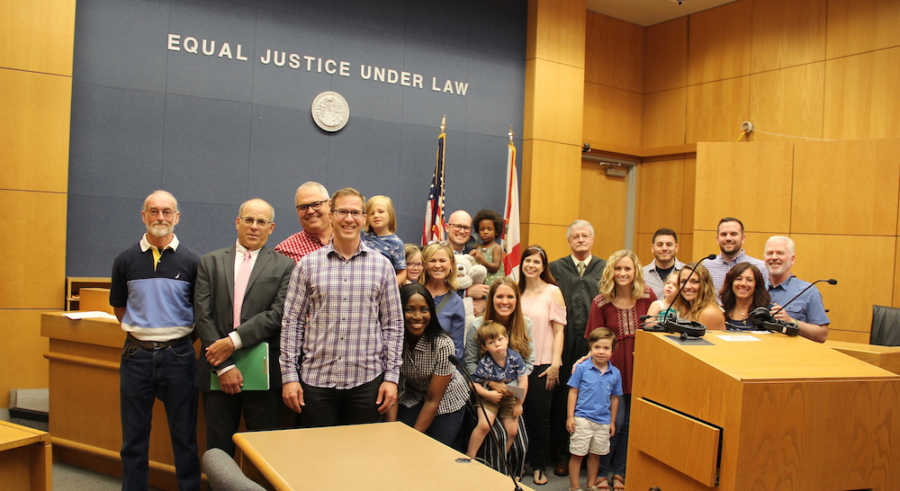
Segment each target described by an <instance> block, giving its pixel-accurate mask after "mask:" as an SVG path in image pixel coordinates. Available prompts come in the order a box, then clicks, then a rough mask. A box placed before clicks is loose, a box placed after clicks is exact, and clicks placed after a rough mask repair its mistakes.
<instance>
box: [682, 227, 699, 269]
mask: <svg viewBox="0 0 900 491" xmlns="http://www.w3.org/2000/svg"><path fill="white" fill-rule="evenodd" d="M678 259H680V260H682V261H684V262H692V261H695V260H696V259H697V258H695V257H694V234H693V231H689V232H687V233H681V232H678Z"/></svg>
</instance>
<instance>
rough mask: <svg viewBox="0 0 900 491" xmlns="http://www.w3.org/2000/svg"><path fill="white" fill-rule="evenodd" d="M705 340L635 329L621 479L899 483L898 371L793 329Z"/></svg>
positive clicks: (686, 484) (841, 485)
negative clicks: (684, 340) (689, 341)
mask: <svg viewBox="0 0 900 491" xmlns="http://www.w3.org/2000/svg"><path fill="white" fill-rule="evenodd" d="M720 336H738V337H737V338H735V337H732V338H724V339H723V338H722V337H720ZM747 336H749V338H751V339H753V340H751V341H746V342H743V341H738V339H742V338H743V339H748V338H747ZM705 339H706V340H707V341H709V342H710V343H712V344H711V345H680V344H678V343H676V342H675V341H673V340H672V339H670V338H668V337H667V336H665V335H662V334H657V333H648V332H643V331H641V332H638V333H637V335H636V340H635V354H634V359H635V366H634V382H633V387H632V409H631V428H630V434H629V446H628V473H627V476H626V478H627V479H626V480H627V481H628V484H629V488H632V489H639V490H640V489H648V488H650V487H651V486H659V487H660V488H661V489H664V490H669V489H678V490H691V489H697V490H701V489H702V490H707V489H721V490H744V489H753V490H768V489H771V490H810V491H812V490H823V489H864V488H874V489H900V465H898V462H900V411H898V410H897V408H898V407H900V376H897V375H896V374H893V373H891V372H888V371H886V370H884V369H882V368H879V367H876V366H874V365H870V364H868V363H865V362H863V361H860V360H858V359H856V358H853V357H851V356H848V355H845V354H843V353H840V352H838V351H836V350H834V349H831V348H829V347H828V346H826V345H823V344H819V343H814V342H812V341H809V340H807V339H804V338H801V337H787V336H783V335H779V334H755V333H754V334H740V335H738V334H736V333H725V332H707V334H706V337H705ZM728 339H731V341H729V340H728ZM632 486H633V487H632Z"/></svg>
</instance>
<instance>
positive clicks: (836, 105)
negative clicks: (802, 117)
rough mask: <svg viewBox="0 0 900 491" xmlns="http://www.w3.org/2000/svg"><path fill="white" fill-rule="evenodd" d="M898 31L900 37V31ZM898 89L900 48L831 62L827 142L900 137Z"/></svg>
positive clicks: (827, 67) (827, 75) (827, 80)
mask: <svg viewBox="0 0 900 491" xmlns="http://www.w3.org/2000/svg"><path fill="white" fill-rule="evenodd" d="M897 5H900V2H898V3H897ZM898 8H900V7H898ZM898 25H900V24H898ZM895 30H896V32H898V33H900V29H895ZM898 86H900V47H896V48H891V49H885V50H881V51H875V52H871V53H864V54H860V55H854V56H849V57H847V58H841V59H837V60H828V62H827V63H826V64H825V138H830V139H840V140H851V139H866V138H896V137H900V98H898V97H897V95H896V88H897V87H898Z"/></svg>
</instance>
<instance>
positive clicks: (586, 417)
mask: <svg viewBox="0 0 900 491" xmlns="http://www.w3.org/2000/svg"><path fill="white" fill-rule="evenodd" d="M614 339H615V337H614V335H613V333H612V331H610V330H609V329H607V328H605V327H600V328H597V329H594V330H593V331H591V333H590V334H589V336H588V344H589V346H590V348H591V351H590V355H591V356H590V358H589V359H587V360H585V361H583V362H581V363H579V364H577V365H575V367H574V368H573V370H572V376H571V377H569V387H570V389H569V405H568V413H567V414H568V418H567V419H566V429H567V430H568V431H569V433H571V434H572V436H571V437H570V438H569V453H570V454H571V457H570V458H569V488H570V489H571V490H573V491H576V490H577V491H580V489H581V488H580V487H579V483H580V480H581V476H580V475H579V473H580V471H581V460H582V459H583V458H584V456H585V455H586V454H588V453H590V455H588V461H587V482H588V489H595V488H594V486H593V483H594V482H595V481H596V480H597V472H598V470H599V468H600V456H601V455H606V454H608V453H609V439H610V438H612V436H613V435H614V434H615V432H616V425H614V424H612V422H613V421H615V420H616V412H618V409H619V396H621V395H622V376H621V374H620V373H619V370H618V369H617V368H616V367H614V366H612V364H610V363H609V358H610V357H611V356H612V350H613V342H614ZM596 489H605V490H609V483H608V482H607V481H606V479H605V478H601V483H600V486H598V487H597V488H596Z"/></svg>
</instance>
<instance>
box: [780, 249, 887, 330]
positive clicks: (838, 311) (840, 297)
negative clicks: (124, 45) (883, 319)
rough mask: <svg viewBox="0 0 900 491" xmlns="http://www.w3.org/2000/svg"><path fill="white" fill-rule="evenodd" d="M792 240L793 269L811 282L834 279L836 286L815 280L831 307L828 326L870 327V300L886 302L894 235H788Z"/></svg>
mask: <svg viewBox="0 0 900 491" xmlns="http://www.w3.org/2000/svg"><path fill="white" fill-rule="evenodd" d="M791 238H792V239H794V243H795V244H796V257H797V259H796V261H795V263H794V267H793V268H792V272H793V273H794V274H795V275H797V277H798V278H801V279H804V280H807V281H813V280H816V279H820V278H835V279H837V280H838V284H837V285H827V284H825V285H821V284H820V285H817V286H816V287H817V288H818V289H819V292H821V293H822V298H823V300H824V302H825V308H826V309H829V310H830V311H831V312H829V313H828V317H829V318H830V319H831V326H832V327H834V328H835V329H840V330H843V331H857V332H869V331H870V328H871V323H872V305H873V304H878V305H888V304H889V302H891V300H892V298H891V292H892V289H893V287H894V282H895V280H894V278H893V276H892V274H891V273H892V272H893V268H891V267H890V265H891V264H892V263H893V262H894V258H895V257H896V254H895V249H894V248H895V246H896V241H897V239H896V237H873V236H847V235H806V234H803V235H799V234H794V235H791Z"/></svg>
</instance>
